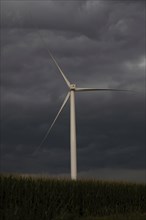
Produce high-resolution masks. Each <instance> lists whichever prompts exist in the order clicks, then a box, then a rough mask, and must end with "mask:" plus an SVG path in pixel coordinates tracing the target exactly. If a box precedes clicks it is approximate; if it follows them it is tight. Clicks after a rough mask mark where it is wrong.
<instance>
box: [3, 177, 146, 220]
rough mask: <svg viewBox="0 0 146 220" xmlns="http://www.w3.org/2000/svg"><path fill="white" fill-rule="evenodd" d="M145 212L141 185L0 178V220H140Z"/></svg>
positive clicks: (145, 197) (145, 195)
mask: <svg viewBox="0 0 146 220" xmlns="http://www.w3.org/2000/svg"><path fill="white" fill-rule="evenodd" d="M129 213H132V214H131V215H132V216H133V217H130V216H131V215H130V216H129ZM145 213H146V185H145V184H135V183H123V182H106V181H97V180H78V181H71V180H65V179H64V180H61V179H49V178H47V177H46V178H45V177H42V178H41V177H40V178H36V177H21V176H5V175H1V176H0V219H3V220H13V219H15V220H20V219H21V220H84V219H85V220H112V219H115V220H118V219H119V220H122V219H124V218H123V216H127V217H125V219H129V220H132V219H133V220H138V219H140V220H143V219H145V217H146V215H145ZM105 216H112V217H105ZM117 216H118V217H117ZM121 216H122V217H121ZM134 216H136V218H135V217H134Z"/></svg>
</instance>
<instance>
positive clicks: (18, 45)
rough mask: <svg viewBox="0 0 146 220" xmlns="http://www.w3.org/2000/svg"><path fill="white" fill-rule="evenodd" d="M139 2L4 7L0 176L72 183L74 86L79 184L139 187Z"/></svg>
mask: <svg viewBox="0 0 146 220" xmlns="http://www.w3.org/2000/svg"><path fill="white" fill-rule="evenodd" d="M145 15H146V13H145V1H93V0H88V1H63V0H60V1H59V0H58V1H42V0H41V1H29V0H27V1H21V0H20V1H19V0H17V1H11V0H9V1H5V0H4V1H1V26H0V27H1V172H8V173H31V174H32V173H33V174H34V173H36V174H37V173H38V174H48V175H58V176H60V175H63V176H64V175H69V173H70V138H69V136H70V131H69V129H70V127H69V103H67V105H66V106H65V108H64V110H63V111H62V114H61V115H60V117H59V118H58V120H57V122H56V124H55V125H54V127H53V129H52V131H51V133H50V135H49V136H48V138H47V139H46V141H45V143H44V144H43V146H42V147H41V149H40V151H39V152H38V153H37V154H35V155H34V154H33V152H34V151H35V149H36V148H37V147H38V145H39V144H40V142H41V141H42V139H43V137H44V135H45V134H46V131H47V130H48V128H49V126H50V125H51V123H52V121H53V120H54V118H55V116H56V114H57V112H58V110H59V108H60V106H61V104H62V102H63V100H64V98H65V96H66V94H67V91H68V89H67V86H66V84H65V82H64V80H63V78H62V76H61V74H60V73H59V71H58V69H57V68H56V66H55V65H54V63H53V62H52V60H51V58H50V57H49V54H48V51H47V48H48V49H50V50H51V51H52V53H53V55H54V57H55V58H56V60H57V61H58V63H59V65H60V67H61V68H62V70H63V71H64V73H65V74H66V76H67V78H68V79H69V81H70V82H71V83H75V84H76V85H77V86H79V87H97V88H116V89H130V90H133V91H134V92H120V93H119V92H118V93H116V92H90V93H81V94H76V114H77V116H76V117H77V153H78V174H79V177H86V178H88V177H90V178H97V179H120V180H130V181H140V182H142V181H144V179H145V166H146V150H145V122H146V121H145V68H146V57H145V46H146V45H145V30H146V29H145V25H146V22H145Z"/></svg>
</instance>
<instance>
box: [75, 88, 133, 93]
mask: <svg viewBox="0 0 146 220" xmlns="http://www.w3.org/2000/svg"><path fill="white" fill-rule="evenodd" d="M75 91H77V92H93V91H105V92H106V91H111V92H112V91H113V92H126V91H130V90H126V89H97V88H76V90H75Z"/></svg>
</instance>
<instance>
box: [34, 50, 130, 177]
mask: <svg viewBox="0 0 146 220" xmlns="http://www.w3.org/2000/svg"><path fill="white" fill-rule="evenodd" d="M48 52H49V55H50V57H51V58H52V60H53V62H54V64H55V65H56V67H57V68H58V70H59V72H60V73H61V75H62V77H63V78H64V81H65V82H66V84H67V86H68V88H69V91H68V94H67V96H66V97H65V99H64V101H63V104H62V106H61V108H60V109H59V111H58V113H57V115H56V117H55V119H54V121H53V123H52V124H51V126H50V128H49V129H48V131H47V133H46V135H45V136H44V138H43V140H42V142H41V144H40V145H39V147H38V149H39V148H40V147H41V145H42V144H43V143H44V141H45V140H46V138H47V136H48V134H49V133H50V131H51V129H52V127H53V125H54V124H55V122H56V120H57V118H58V116H59V115H60V113H61V111H62V109H63V108H64V106H65V104H66V103H67V101H68V100H69V99H70V158H71V163H70V165H71V179H72V180H76V179H77V143H76V112H75V94H76V93H78V92H93V91H98V92H99V91H100V92H101V91H111V92H112V91H128V90H121V89H109V88H79V87H76V85H75V84H71V83H70V82H69V80H68V79H67V77H66V76H65V74H64V72H63V71H62V69H61V68H60V66H59V65H58V63H57V61H56V60H55V58H54V57H53V55H52V53H51V52H50V51H48Z"/></svg>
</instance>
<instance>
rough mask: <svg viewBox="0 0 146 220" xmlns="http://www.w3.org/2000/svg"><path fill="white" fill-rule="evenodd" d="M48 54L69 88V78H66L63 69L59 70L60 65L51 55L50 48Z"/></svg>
mask: <svg viewBox="0 0 146 220" xmlns="http://www.w3.org/2000/svg"><path fill="white" fill-rule="evenodd" d="M48 52H49V54H50V57H51V58H52V60H53V61H54V63H55V65H56V66H57V68H58V70H59V72H60V73H61V75H62V77H63V78H64V80H65V82H66V84H67V85H68V87H69V88H70V82H69V80H68V79H67V78H66V76H65V74H64V73H63V71H62V70H61V68H60V66H59V65H58V63H57V61H56V60H55V58H54V57H53V55H52V53H51V52H50V50H49V51H48Z"/></svg>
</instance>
